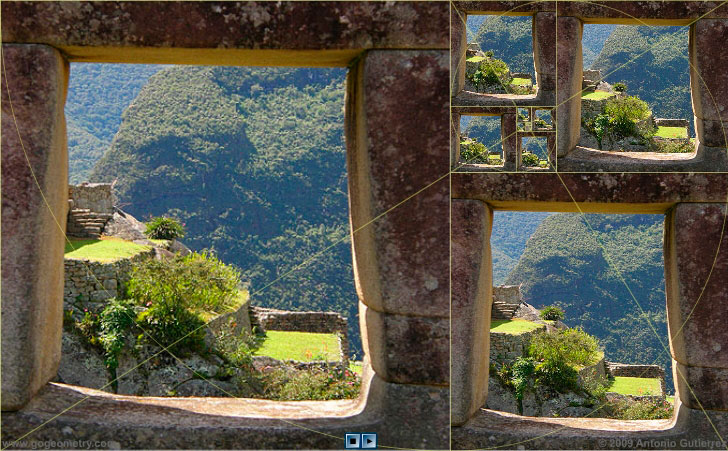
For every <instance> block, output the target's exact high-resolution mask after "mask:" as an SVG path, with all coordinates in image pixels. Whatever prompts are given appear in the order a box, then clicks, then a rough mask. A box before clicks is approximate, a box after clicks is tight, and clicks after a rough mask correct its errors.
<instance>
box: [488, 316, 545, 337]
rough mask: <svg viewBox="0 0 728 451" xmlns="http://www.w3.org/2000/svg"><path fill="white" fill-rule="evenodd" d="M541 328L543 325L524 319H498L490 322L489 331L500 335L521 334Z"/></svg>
mask: <svg viewBox="0 0 728 451" xmlns="http://www.w3.org/2000/svg"><path fill="white" fill-rule="evenodd" d="M541 327H543V324H539V323H534V322H532V321H526V320H524V319H512V320H507V319H499V320H491V322H490V331H491V332H498V333H501V334H514V335H517V334H522V333H524V332H530V331H532V330H536V329H538V328H541Z"/></svg>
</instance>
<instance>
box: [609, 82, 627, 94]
mask: <svg viewBox="0 0 728 451" xmlns="http://www.w3.org/2000/svg"><path fill="white" fill-rule="evenodd" d="M612 88H613V89H614V90H615V91H616V92H627V85H626V84H624V83H622V82H618V83H615V84H614V85H612Z"/></svg>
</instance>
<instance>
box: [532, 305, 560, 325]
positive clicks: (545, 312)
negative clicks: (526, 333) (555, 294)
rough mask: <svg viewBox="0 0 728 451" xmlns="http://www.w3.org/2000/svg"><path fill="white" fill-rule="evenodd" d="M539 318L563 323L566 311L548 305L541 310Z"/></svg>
mask: <svg viewBox="0 0 728 451" xmlns="http://www.w3.org/2000/svg"><path fill="white" fill-rule="evenodd" d="M538 316H539V317H540V318H541V319H545V320H547V321H561V320H563V319H564V311H563V310H561V309H560V308H559V307H556V306H554V305H548V306H546V307H544V308H543V309H541V313H539V315H538Z"/></svg>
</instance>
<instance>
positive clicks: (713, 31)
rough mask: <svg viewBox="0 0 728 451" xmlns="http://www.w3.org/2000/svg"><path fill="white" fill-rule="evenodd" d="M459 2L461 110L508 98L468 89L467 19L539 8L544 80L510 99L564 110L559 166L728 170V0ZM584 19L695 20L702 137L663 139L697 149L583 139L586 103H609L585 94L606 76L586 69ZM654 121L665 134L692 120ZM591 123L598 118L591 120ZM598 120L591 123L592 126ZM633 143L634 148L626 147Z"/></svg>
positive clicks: (456, 91) (695, 98) (454, 91)
mask: <svg viewBox="0 0 728 451" xmlns="http://www.w3.org/2000/svg"><path fill="white" fill-rule="evenodd" d="M453 6H454V8H453V11H454V12H453V13H452V16H453V17H452V19H451V21H452V23H453V26H452V28H451V48H452V50H451V51H452V54H453V58H452V63H451V65H452V68H451V77H452V80H451V95H452V107H453V112H455V113H459V114H465V113H466V112H468V113H470V114H472V113H473V112H474V111H477V110H478V109H485V108H488V107H492V106H495V105H503V104H505V103H506V100H505V99H494V98H493V97H492V96H490V97H489V96H487V95H482V94H481V95H478V94H474V93H471V92H470V91H467V90H466V89H465V79H466V78H465V67H464V65H462V64H458V62H459V61H461V60H465V59H466V52H467V34H466V30H465V26H464V22H463V21H462V20H460V18H461V17H467V16H468V15H472V14H500V15H532V16H533V42H534V45H533V52H534V63H535V72H536V78H537V84H538V86H539V89H538V93H537V94H536V95H535V97H534V98H533V99H515V100H514V99H509V100H508V102H514V103H515V104H516V106H531V105H533V106H539V105H542V106H549V105H550V106H551V107H554V108H555V109H556V117H557V121H556V128H557V130H556V135H557V138H556V141H557V145H556V155H557V161H556V162H555V166H556V167H557V170H558V171H560V172H622V171H628V172H640V171H660V172H680V171H704V172H715V171H725V170H726V169H727V168H728V152H727V151H726V148H727V146H726V135H727V133H726V129H725V122H726V116H725V114H724V113H725V111H728V99H727V96H728V95H727V94H726V93H725V92H726V88H725V86H726V85H727V83H726V80H728V78H727V77H728V74H727V73H726V69H725V68H726V67H728V66H726V64H725V61H727V58H728V55H726V51H725V50H724V49H723V48H722V47H719V46H712V45H711V44H710V43H711V42H714V41H713V40H714V39H722V40H725V39H726V33H728V31H726V30H727V29H728V25H727V23H728V12H726V7H725V5H718V4H714V3H712V2H691V1H685V2H671V3H670V5H665V4H663V3H662V2H656V1H648V2H643V3H639V4H634V3H629V2H606V1H605V2H591V3H589V4H586V3H583V2H538V3H533V2H525V1H523V2H521V1H517V2H511V3H503V2H486V1H456V2H454V3H453ZM584 24H622V25H636V26H640V25H642V26H655V25H671V26H683V27H687V26H689V44H688V47H689V48H688V51H687V52H686V53H687V55H688V59H689V64H690V69H689V71H690V92H691V98H692V110H693V116H694V124H695V138H694V140H692V141H691V140H690V138H689V137H688V138H686V139H687V141H686V142H683V143H682V145H681V146H680V145H678V144H679V143H677V142H670V141H666V139H665V138H664V137H660V136H658V137H657V142H658V144H659V145H660V146H662V147H663V148H667V149H671V148H678V147H679V148H680V149H684V150H689V151H686V152H680V153H670V152H650V151H647V152H645V151H636V150H637V148H636V147H635V149H630V148H629V147H630V146H632V144H630V143H629V142H627V141H628V140H627V141H625V143H622V144H619V145H618V147H620V150H619V151H615V150H605V151H599V150H593V149H592V148H591V147H585V144H589V143H588V142H587V141H589V139H587V138H589V136H585V137H584V138H585V139H584V140H582V122H583V121H582V118H583V116H584V115H583V114H582V107H584V105H583V102H585V101H586V102H587V105H586V107H587V108H590V107H591V106H594V107H595V108H600V109H601V107H602V106H603V105H591V104H592V103H595V102H596V103H599V102H606V101H607V100H606V99H602V98H599V99H594V98H592V97H596V96H598V95H599V94H598V93H597V94H594V93H586V94H585V95H586V99H583V98H582V96H583V95H584V93H583V90H584V89H590V87H595V89H596V88H597V86H596V85H598V83H596V82H598V79H599V76H597V77H594V74H592V73H590V72H587V73H584V71H583V69H584V68H583V60H582V58H583V51H582V38H583V32H584ZM653 44H654V43H651V44H650V45H651V46H652V45H653ZM481 45H482V44H481ZM486 46H487V45H486ZM658 57H659V56H658ZM547 75H548V76H547ZM542 79H544V80H542ZM547 80H551V81H547ZM585 81H586V82H587V83H586V87H583V82H585ZM592 85H594V86H592ZM590 96H591V97H590ZM616 97H619V96H616ZM586 113H588V111H587V112H586ZM587 116H588V114H587ZM591 119H594V118H591ZM667 119H675V118H667ZM677 119H680V118H677ZM683 119H684V118H683ZM645 120H646V119H645ZM649 122H650V124H649V125H650V126H651V128H652V126H653V125H654V128H655V129H656V130H658V131H661V133H663V134H665V133H678V132H679V133H680V134H682V132H681V131H679V130H677V128H684V127H686V124H685V123H684V122H682V121H679V123H678V122H675V121H672V120H669V121H667V122H661V121H660V123H659V124H658V123H657V122H655V123H654V124H653V123H652V120H650V121H649ZM589 123H590V124H591V122H589ZM593 125H594V124H591V126H593ZM641 125H645V124H637V126H638V128H639V126H641ZM660 127H662V129H660ZM592 128H594V127H592ZM596 129H598V127H597V128H596ZM587 135H588V134H587ZM592 144H593V143H592ZM590 145H591V144H590ZM656 145H657V144H656ZM625 146H626V147H627V149H624V148H623V147H625ZM597 147H599V146H597ZM625 150H626V151H625ZM640 150H644V149H640Z"/></svg>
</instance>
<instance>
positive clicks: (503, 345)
mask: <svg viewBox="0 0 728 451" xmlns="http://www.w3.org/2000/svg"><path fill="white" fill-rule="evenodd" d="M545 330H546V326H545V325H544V326H542V327H539V328H538V329H536V330H533V331H529V332H524V333H522V334H507V333H497V332H491V333H490V363H509V364H510V363H513V362H514V361H515V360H516V359H517V358H518V357H521V356H522V355H523V353H524V352H525V351H526V350H527V349H528V346H529V345H530V343H531V339H532V338H533V337H534V336H535V335H536V334H538V333H540V332H544V331H545Z"/></svg>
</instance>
